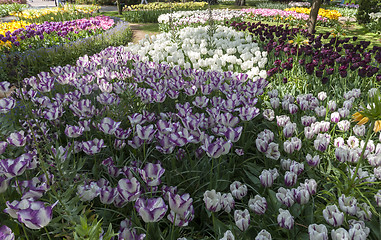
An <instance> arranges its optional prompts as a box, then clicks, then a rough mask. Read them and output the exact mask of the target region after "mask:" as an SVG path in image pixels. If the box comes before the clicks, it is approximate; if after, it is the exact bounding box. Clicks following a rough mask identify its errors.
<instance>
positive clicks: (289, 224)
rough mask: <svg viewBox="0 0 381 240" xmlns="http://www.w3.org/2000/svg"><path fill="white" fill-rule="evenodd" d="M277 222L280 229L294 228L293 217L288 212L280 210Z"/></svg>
mask: <svg viewBox="0 0 381 240" xmlns="http://www.w3.org/2000/svg"><path fill="white" fill-rule="evenodd" d="M277 220H278V224H279V226H280V227H281V228H286V229H291V228H293V227H294V217H293V216H292V215H291V214H290V212H289V211H288V210H283V209H282V208H280V209H279V215H278V217H277Z"/></svg>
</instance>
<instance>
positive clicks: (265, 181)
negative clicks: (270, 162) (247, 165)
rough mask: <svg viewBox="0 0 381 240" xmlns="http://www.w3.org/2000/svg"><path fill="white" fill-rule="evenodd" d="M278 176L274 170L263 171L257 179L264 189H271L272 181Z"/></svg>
mask: <svg viewBox="0 0 381 240" xmlns="http://www.w3.org/2000/svg"><path fill="white" fill-rule="evenodd" d="M278 176H279V174H278V171H277V170H276V168H274V169H270V170H266V169H265V170H263V171H262V173H261V175H260V176H259V179H260V181H261V184H262V185H263V186H264V187H271V186H272V185H273V183H274V180H275V179H276V178H277V177H278Z"/></svg>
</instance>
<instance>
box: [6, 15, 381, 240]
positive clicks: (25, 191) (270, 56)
mask: <svg viewBox="0 0 381 240" xmlns="http://www.w3.org/2000/svg"><path fill="white" fill-rule="evenodd" d="M181 14H183V13H181ZM181 14H180V13H179V15H181ZM209 14H210V15H212V16H213V14H212V13H211V12H209ZM195 16H197V14H196V15H195ZM217 16H218V15H217ZM162 18H163V19H166V16H165V17H162ZM212 18H213V17H209V19H208V21H207V22H206V25H205V26H201V24H200V26H186V27H183V28H178V29H176V28H170V29H169V31H168V32H164V33H161V34H158V35H157V36H153V37H151V38H146V39H143V40H141V41H140V42H139V43H138V44H136V45H133V44H129V45H128V46H126V47H109V48H106V49H104V50H103V51H100V52H99V53H96V54H94V55H92V56H89V55H84V56H82V57H79V58H78V60H77V61H76V62H75V64H72V65H62V66H52V67H51V68H50V70H49V71H44V72H40V73H39V74H35V75H34V76H32V77H28V78H24V79H22V84H20V87H19V88H18V89H17V90H16V91H15V92H14V93H13V95H11V96H9V97H5V98H2V99H0V121H1V125H0V195H1V197H0V206H1V207H2V209H4V211H3V212H1V213H0V217H1V219H2V220H3V221H2V225H3V226H1V227H0V238H6V237H7V238H9V239H14V238H15V237H18V236H28V239H53V238H58V239H65V238H69V239H70V238H74V239H100V238H102V239H107V240H109V239H120V240H122V239H124V240H127V239H146V240H150V239H152V240H157V239H168V240H172V239H178V240H179V239H180V240H186V239H188V240H191V239H219V240H228V239H230V240H231V239H248V240H249V239H255V240H260V239H267V240H269V239H311V240H316V239H333V240H339V239H343V240H344V239H378V238H379V236H380V235H381V229H380V218H379V214H380V210H381V190H380V187H381V186H380V185H381V184H380V183H381V182H380V180H381V133H380V132H381V93H380V90H379V89H380V83H381V70H380V68H381V47H378V46H374V47H369V45H370V43H369V42H365V41H358V40H357V39H356V38H346V37H345V36H340V35H333V34H330V33H326V34H316V35H311V34H308V33H307V32H306V31H305V30H303V29H299V28H292V27H290V26H285V25H279V26H270V25H267V24H263V23H260V22H247V21H244V19H241V20H240V21H239V20H238V19H234V20H228V21H224V20H220V21H211V20H212ZM10 87H11V84H10V83H9V82H8V81H2V82H0V93H2V92H8V90H9V89H10Z"/></svg>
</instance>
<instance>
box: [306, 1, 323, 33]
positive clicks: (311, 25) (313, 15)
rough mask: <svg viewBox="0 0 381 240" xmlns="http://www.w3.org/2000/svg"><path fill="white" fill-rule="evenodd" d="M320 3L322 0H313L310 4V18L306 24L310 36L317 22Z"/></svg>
mask: <svg viewBox="0 0 381 240" xmlns="http://www.w3.org/2000/svg"><path fill="white" fill-rule="evenodd" d="M321 3H322V0H313V2H312V6H311V12H310V17H309V18H308V22H307V26H308V32H309V33H311V34H312V33H313V32H314V30H315V26H316V20H317V16H318V13H319V9H320V5H321Z"/></svg>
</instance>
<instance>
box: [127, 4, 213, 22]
mask: <svg viewBox="0 0 381 240" xmlns="http://www.w3.org/2000/svg"><path fill="white" fill-rule="evenodd" d="M207 5H208V4H207V3H206V2H186V3H163V2H155V3H149V4H139V5H132V6H127V7H125V8H124V9H123V12H124V13H123V14H124V15H125V17H126V20H127V21H129V22H143V23H157V18H158V17H159V16H160V15H162V14H167V13H172V12H173V11H184V10H201V9H205V8H206V6H207Z"/></svg>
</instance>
